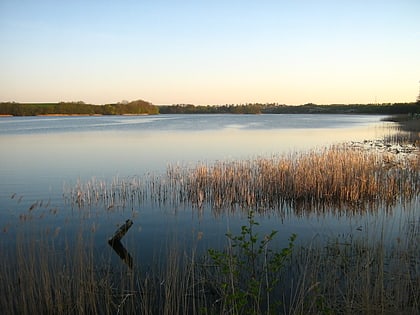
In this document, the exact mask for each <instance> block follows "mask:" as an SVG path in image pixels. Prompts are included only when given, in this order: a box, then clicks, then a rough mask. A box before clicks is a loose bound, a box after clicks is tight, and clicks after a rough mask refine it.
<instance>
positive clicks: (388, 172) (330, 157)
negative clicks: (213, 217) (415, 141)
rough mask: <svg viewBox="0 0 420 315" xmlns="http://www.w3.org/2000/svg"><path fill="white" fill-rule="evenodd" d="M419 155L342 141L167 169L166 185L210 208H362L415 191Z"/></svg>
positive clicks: (419, 186) (418, 186)
mask: <svg viewBox="0 0 420 315" xmlns="http://www.w3.org/2000/svg"><path fill="white" fill-rule="evenodd" d="M419 171H420V160H419V156H418V155H417V156H416V158H415V159H405V160H404V159H403V160H401V159H398V158H397V156H396V155H395V154H387V153H380V154H379V153H377V152H363V151H359V150H354V149H352V148H347V147H345V146H341V147H332V148H328V149H324V150H319V151H312V152H310V153H295V154H292V155H289V156H280V157H271V158H259V159H255V160H248V161H231V162H217V163H215V164H213V165H203V164H202V165H198V166H196V167H195V168H192V169H179V168H177V169H171V171H170V172H169V173H168V174H169V176H170V179H171V180H172V182H173V183H172V186H173V187H177V189H179V194H180V195H182V196H185V197H184V198H186V199H188V200H189V201H190V202H191V203H192V204H195V205H197V206H200V205H202V204H203V203H205V202H208V203H210V204H211V205H212V207H213V208H214V209H229V208H233V207H240V208H246V209H249V208H255V209H268V208H275V209H282V208H283V206H288V207H292V208H294V209H295V210H299V209H303V208H305V209H308V210H319V209H324V208H326V207H330V208H335V209H341V208H343V207H344V208H352V209H361V210H363V209H367V208H375V207H377V206H379V205H387V206H389V205H392V204H394V203H395V202H396V201H400V200H401V201H404V200H410V199H411V198H413V197H414V196H416V195H417V194H418V193H419V191H420V178H419Z"/></svg>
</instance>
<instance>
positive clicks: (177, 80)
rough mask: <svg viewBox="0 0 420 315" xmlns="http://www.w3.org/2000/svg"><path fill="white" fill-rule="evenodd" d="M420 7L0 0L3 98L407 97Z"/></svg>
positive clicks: (407, 2)
mask: <svg viewBox="0 0 420 315" xmlns="http://www.w3.org/2000/svg"><path fill="white" fill-rule="evenodd" d="M419 14H420V1H419V0H394V1H387V0H382V1H376V0H349V1H344V0H343V1H340V0H335V1H323V0H319V1H315V0H314V1H309V0H306V1H305V0H295V1H291V0H289V1H285V0H278V1H268V0H261V1H257V0H254V1H247V0H242V1H239V0H238V1H229V0H224V1H219V0H212V1H161V0H150V1H123V0H121V1H95V0H90V1H74V0H73V1H45V0H33V1H16V0H0V47H1V48H0V101H17V102H56V101H78V100H82V101H85V102H88V103H94V104H104V103H112V102H118V101H121V100H135V99H144V100H147V101H150V102H152V103H154V104H173V103H193V104H226V103H229V104H230V103H247V102H263V103H265V102H278V103H285V104H303V103H308V102H313V103H318V104H331V103H373V102H380V103H382V102H410V101H414V100H415V99H416V97H417V95H418V93H419V80H420V18H419V16H420V15H419Z"/></svg>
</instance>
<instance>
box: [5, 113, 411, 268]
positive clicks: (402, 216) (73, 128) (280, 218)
mask: <svg viewBox="0 0 420 315" xmlns="http://www.w3.org/2000/svg"><path fill="white" fill-rule="evenodd" d="M381 118H383V117H382V116H370V115H369V116H368V115H320V114H317V115H158V116H95V117H82V116H75V117H51V116H49V117H2V118H0V146H1V156H0V205H1V208H0V228H1V229H2V230H3V237H2V246H13V244H14V242H15V239H16V235H20V233H23V234H25V235H26V233H28V234H29V235H35V236H34V237H40V236H39V235H40V234H42V233H46V234H51V235H54V237H56V239H57V241H56V242H57V244H58V245H57V246H60V245H59V244H61V243H60V242H61V241H62V242H63V244H64V242H65V241H68V240H69V239H70V240H71V239H72V238H74V237H75V236H74V235H76V234H77V232H80V231H82V233H85V234H89V235H90V237H92V239H93V244H94V246H95V247H97V249H98V251H99V252H101V251H105V250H107V251H109V248H108V247H107V244H106V240H107V239H108V237H110V236H111V235H112V234H113V232H114V231H115V229H116V227H117V226H118V225H120V224H122V223H123V222H125V220H126V219H132V220H133V221H134V225H133V227H132V228H131V230H130V231H129V233H127V236H126V238H124V242H126V244H127V248H129V249H130V252H132V253H134V255H135V256H136V253H141V257H142V258H141V260H142V263H147V262H149V261H150V259H151V258H152V257H156V256H157V255H159V253H161V252H164V251H165V248H166V247H167V246H170V244H171V243H172V242H177V243H181V244H185V245H186V246H191V244H192V243H193V242H195V241H196V239H197V235H200V242H199V245H198V250H200V248H201V249H205V248H208V247H209V246H215V247H217V246H219V245H220V244H221V243H223V241H224V239H225V233H226V231H227V230H232V231H238V230H239V229H240V226H241V225H242V224H244V222H246V215H244V214H243V213H238V212H235V213H229V212H226V213H222V214H219V215H215V214H214V213H213V212H212V211H211V209H210V208H208V207H204V209H203V211H201V212H200V213H198V211H196V209H194V207H192V206H191V205H189V204H180V205H176V207H172V206H171V204H170V203H166V204H157V203H155V202H152V201H151V200H149V199H144V200H139V201H138V202H131V203H130V204H127V205H122V204H116V205H112V207H109V205H102V204H97V205H95V204H90V205H88V206H85V207H78V206H76V205H75V203H74V202H72V200H71V198H70V197H69V195H70V193H69V192H70V191H71V190H72V189H73V188H74V187H75V186H77V185H78V184H79V185H99V186H100V185H108V186H112V183H113V182H114V183H118V182H119V181H121V180H122V181H124V180H126V179H127V180H128V181H130V180H137V181H138V180H140V181H141V179H142V178H143V177H148V178H149V177H150V176H159V174H164V173H165V172H166V169H167V166H168V165H179V166H180V167H188V166H191V165H196V164H197V163H207V164H211V163H214V162H216V161H224V160H226V161H233V160H248V159H253V158H257V157H269V156H272V155H278V154H289V153H292V152H296V151H307V150H310V149H314V148H322V147H324V146H329V145H332V144H336V143H342V142H348V141H363V140H365V139H381V138H383V137H384V136H386V135H388V134H389V132H390V131H389V129H387V128H386V127H387V126H388V125H389V124H390V123H385V122H382V121H381ZM73 201H74V200H73ZM417 204H418V201H417ZM411 207H412V208H413V207H416V205H412V206H411ZM111 208H112V209H111ZM403 208H404V207H402V206H401V205H397V206H395V207H394V208H393V209H392V211H377V212H372V213H364V214H354V215H350V214H348V213H343V214H341V215H340V214H337V212H333V211H326V212H325V213H324V214H322V215H319V214H308V215H296V214H294V212H293V211H289V212H287V213H286V214H285V213H283V214H282V215H279V214H277V213H276V212H275V211H272V212H265V213H264V214H262V215H259V216H257V218H256V220H257V221H258V222H260V226H259V229H261V233H264V232H265V231H271V230H278V231H280V232H281V233H279V235H280V236H279V243H280V244H283V243H284V242H286V240H287V237H288V236H289V235H290V234H291V233H296V234H297V235H298V240H299V242H308V241H311V240H313V239H315V238H317V239H323V238H327V237H339V236H340V235H349V234H354V235H356V236H357V235H358V234H360V235H362V234H363V236H365V235H366V234H365V233H366V230H367V229H368V228H370V229H371V230H373V231H378V230H379V231H380V230H383V229H384V227H386V230H387V231H388V232H389V234H388V235H387V236H386V237H389V238H396V237H398V233H399V232H400V230H401V228H402V226H403V225H404V224H405V223H406V221H407V216H413V215H415V213H414V214H413V211H408V212H407V211H404V209H403ZM374 227H376V228H374Z"/></svg>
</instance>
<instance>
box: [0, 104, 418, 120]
mask: <svg viewBox="0 0 420 315" xmlns="http://www.w3.org/2000/svg"><path fill="white" fill-rule="evenodd" d="M159 113H160V114H380V115H396V114H412V115H413V114H420V103H419V102H417V103H393V104H331V105H316V104H305V105H300V106H290V105H281V104H275V103H273V104H260V103H255V104H239V105H238V104H236V105H235V104H230V105H207V106H195V105H191V104H175V105H161V106H156V105H153V104H151V103H149V102H145V101H142V100H137V101H133V102H124V103H118V104H106V105H91V104H85V103H83V102H61V103H46V104H40V103H14V102H8V103H0V115H12V116H35V115H126V114H130V115H140V114H159Z"/></svg>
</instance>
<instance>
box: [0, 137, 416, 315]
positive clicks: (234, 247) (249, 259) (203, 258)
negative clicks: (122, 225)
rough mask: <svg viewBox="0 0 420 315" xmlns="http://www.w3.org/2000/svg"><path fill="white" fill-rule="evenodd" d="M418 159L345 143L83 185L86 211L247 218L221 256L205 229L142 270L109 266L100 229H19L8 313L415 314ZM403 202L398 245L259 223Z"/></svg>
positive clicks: (10, 256)
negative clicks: (181, 209) (151, 209)
mask: <svg viewBox="0 0 420 315" xmlns="http://www.w3.org/2000/svg"><path fill="white" fill-rule="evenodd" d="M419 158H420V156H419V154H418V152H417V151H416V152H410V153H409V154H407V155H404V156H401V155H398V154H395V153H389V152H375V151H373V150H369V151H366V150H362V149H360V148H357V147H355V146H346V145H344V146H333V147H330V148H327V149H321V150H314V151H311V152H306V153H292V154H288V155H282V156H275V157H274V156H273V157H271V158H257V159H252V160H247V161H227V162H216V163H214V164H211V165H206V164H197V165H193V166H191V165H190V166H185V167H184V166H179V165H178V166H174V165H170V166H168V168H167V172H166V173H165V174H164V175H160V176H157V175H149V176H148V177H132V178H125V179H124V178H123V179H119V178H115V179H114V180H113V181H112V182H111V183H107V182H104V181H99V180H94V179H92V180H91V181H89V182H86V183H81V182H80V183H78V184H77V185H75V186H74V187H68V188H66V190H65V192H64V196H65V199H66V200H67V202H68V203H69V204H71V205H72V207H73V208H74V209H75V210H77V211H84V209H89V208H98V207H99V208H102V209H103V210H102V211H104V212H105V213H106V212H109V211H120V210H123V209H135V208H136V207H138V206H140V205H141V204H142V203H143V202H145V201H146V200H149V201H152V202H153V203H155V204H156V205H165V206H168V205H169V206H171V207H178V206H179V205H180V204H184V205H185V204H188V205H190V207H191V208H192V209H193V211H197V212H200V211H202V209H203V207H204V206H205V205H207V206H209V207H210V208H211V209H212V211H213V214H214V215H215V216H218V215H220V214H221V213H223V211H228V212H234V211H241V212H243V213H244V215H246V216H248V224H246V225H244V226H242V228H241V230H240V231H226V243H225V244H224V245H223V244H222V247H220V249H215V248H210V249H209V250H208V252H207V254H204V255H202V254H200V255H199V254H198V253H197V252H196V245H197V244H198V243H199V242H200V239H201V237H202V235H200V233H197V234H196V236H195V239H194V240H193V246H190V247H188V248H183V247H182V246H179V244H176V243H175V244H174V243H170V242H169V243H168V244H169V245H168V248H167V250H166V252H165V254H164V255H163V256H164V257H165V258H157V260H156V263H154V264H153V265H151V266H149V267H147V266H146V267H145V266H139V265H137V266H135V267H134V269H133V270H129V269H128V268H127V267H126V266H125V265H124V264H115V263H112V253H111V252H110V251H102V252H101V253H98V252H97V249H95V246H94V245H93V244H94V241H93V238H94V234H95V231H93V230H92V231H91V233H86V231H83V230H81V231H80V232H79V233H78V236H77V239H76V241H74V240H72V241H69V240H68V239H67V238H68V237H69V236H68V235H67V236H66V237H64V238H63V239H61V241H59V240H58V238H57V234H58V233H51V232H50V233H45V232H37V233H40V234H38V235H36V237H33V236H32V237H28V235H29V234H26V232H22V234H21V235H18V239H17V242H16V248H13V249H7V248H4V249H2V253H3V257H4V258H5V259H6V260H7V261H8V263H7V264H2V266H1V267H0V268H1V273H0V274H1V282H0V283H1V284H0V291H1V296H2V298H1V303H0V309H1V310H3V311H4V310H7V311H9V313H20V314H30V313H34V312H42V313H66V314H76V313H77V314H88V313H89V314H91V313H96V314H130V313H137V314H197V313H200V314H219V313H221V314H257V313H267V314H271V313H276V314H278V313H283V314H307V313H327V314H333V313H345V314H357V313H360V314H361V313H363V314H377V313H381V314H385V313H393V312H404V313H406V314H415V313H416V312H417V310H418V309H419V306H420V301H419V297H420V291H419V290H420V289H419V288H420V278H419V261H420V257H419V253H420V248H419V244H420V221H419V220H418V212H416V210H415V207H416V205H418V198H419V193H420V176H419V173H420V163H419V161H420V160H419ZM396 203H400V204H403V205H406V208H407V210H406V211H408V212H410V213H411V215H410V216H409V217H411V218H412V219H411V220H408V221H406V222H404V227H403V230H404V233H403V235H402V237H400V238H398V239H397V240H392V242H391V243H389V242H388V241H387V240H386V237H385V236H386V234H387V230H386V229H385V228H384V227H383V226H382V227H381V225H377V226H376V227H375V229H377V231H376V233H375V235H377V237H376V238H374V239H371V236H368V235H367V234H366V236H365V237H357V238H356V237H354V235H352V234H348V235H341V236H337V237H335V238H329V239H327V240H319V239H317V238H316V237H315V238H313V239H312V240H311V241H310V242H308V243H306V244H305V245H302V244H299V245H296V244H295V243H294V242H295V239H296V238H299V236H298V235H297V236H296V235H289V236H287V235H282V236H279V235H277V231H272V232H268V233H265V234H259V232H257V230H256V227H257V226H258V225H259V223H258V219H257V217H256V215H258V214H262V213H264V212H270V211H274V212H277V213H278V214H280V215H282V213H284V212H285V211H295V212H296V213H298V214H299V215H305V214H309V213H323V212H325V211H333V212H337V213H340V212H342V213H347V215H352V214H354V213H360V212H375V211H385V210H386V209H392V206H393V205H395V204H396ZM33 210H34V209H33V208H32V209H28V212H30V211H33ZM250 210H252V211H250ZM28 222H29V223H28ZM28 222H26V223H25V224H31V223H30V222H31V220H30V219H29V220H28ZM365 228H366V229H368V227H365ZM29 230H30V229H29ZM378 235H379V236H378ZM276 237H283V238H288V237H290V243H289V246H287V247H285V248H283V249H281V248H276V247H275V246H272V244H271V242H272V241H273V239H274V238H276ZM194 244H195V245H194ZM137 259H138V260H140V261H141V257H138V258H137Z"/></svg>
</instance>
